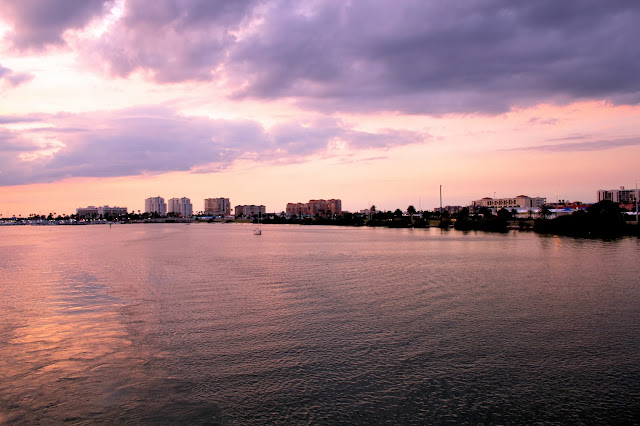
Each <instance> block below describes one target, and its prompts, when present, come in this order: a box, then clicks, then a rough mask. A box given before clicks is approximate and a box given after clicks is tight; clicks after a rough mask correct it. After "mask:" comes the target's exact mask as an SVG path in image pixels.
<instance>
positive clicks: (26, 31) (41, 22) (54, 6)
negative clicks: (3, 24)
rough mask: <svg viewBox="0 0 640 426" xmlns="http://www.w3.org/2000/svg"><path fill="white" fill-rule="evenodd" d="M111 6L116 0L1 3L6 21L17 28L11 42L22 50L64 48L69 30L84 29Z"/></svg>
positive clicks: (29, 0)
mask: <svg viewBox="0 0 640 426" xmlns="http://www.w3.org/2000/svg"><path fill="white" fill-rule="evenodd" d="M111 4H112V0H81V1H75V0H46V1H41V0H20V1H14V0H0V8H1V9H2V11H3V19H6V20H7V21H9V23H10V24H11V25H12V26H13V31H12V33H10V35H9V40H10V41H11V42H12V44H13V45H14V46H15V47H16V48H18V49H20V50H25V49H35V50H41V49H43V48H45V47H47V46H51V45H61V44H63V43H64V41H63V39H62V34H63V33H64V32H65V31H66V30H68V29H79V28H83V27H84V26H85V25H87V24H88V23H89V22H90V21H91V19H93V18H95V17H98V16H100V15H102V14H103V13H104V12H105V11H106V10H107V9H108V8H109V7H110V6H111Z"/></svg>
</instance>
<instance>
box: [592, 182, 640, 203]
mask: <svg viewBox="0 0 640 426" xmlns="http://www.w3.org/2000/svg"><path fill="white" fill-rule="evenodd" d="M604 200H609V201H613V202H614V203H618V204H634V203H635V202H636V200H640V189H638V190H635V189H624V186H621V187H620V189H599V190H598V201H604Z"/></svg>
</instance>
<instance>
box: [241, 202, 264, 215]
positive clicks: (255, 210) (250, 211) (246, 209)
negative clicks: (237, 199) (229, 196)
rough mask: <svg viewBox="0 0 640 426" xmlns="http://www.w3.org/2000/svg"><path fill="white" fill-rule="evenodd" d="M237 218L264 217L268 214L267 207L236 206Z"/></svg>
mask: <svg viewBox="0 0 640 426" xmlns="http://www.w3.org/2000/svg"><path fill="white" fill-rule="evenodd" d="M234 210H235V216H236V217H253V216H260V215H262V216H264V215H265V214H266V212H267V210H266V207H265V206H254V205H253V204H252V205H245V206H236V207H235V209H234Z"/></svg>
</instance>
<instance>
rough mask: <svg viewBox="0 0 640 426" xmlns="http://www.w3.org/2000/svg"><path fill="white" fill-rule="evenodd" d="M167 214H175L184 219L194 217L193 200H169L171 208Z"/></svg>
mask: <svg viewBox="0 0 640 426" xmlns="http://www.w3.org/2000/svg"><path fill="white" fill-rule="evenodd" d="M167 212H168V213H174V214H176V215H180V216H182V217H191V216H193V205H192V204H191V200H190V199H188V198H187V197H182V198H171V199H170V200H169V208H168V210H167Z"/></svg>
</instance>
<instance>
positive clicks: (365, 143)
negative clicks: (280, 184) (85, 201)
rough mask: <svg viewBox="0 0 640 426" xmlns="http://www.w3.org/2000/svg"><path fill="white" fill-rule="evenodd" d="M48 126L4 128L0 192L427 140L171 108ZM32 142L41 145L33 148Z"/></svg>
mask: <svg viewBox="0 0 640 426" xmlns="http://www.w3.org/2000/svg"><path fill="white" fill-rule="evenodd" d="M41 121H42V122H50V123H52V124H53V125H55V127H45V128H39V129H35V130H33V131H21V132H20V133H18V132H14V131H10V130H6V129H1V128H0V147H4V149H0V185H15V184H21V183H33V182H52V181H56V180H59V179H63V178H65V177H111V176H132V175H140V174H144V173H164V172H172V171H192V172H196V173H197V172H202V171H205V172H209V171H217V170H223V169H225V168H226V167H229V166H230V165H231V164H232V163H233V162H234V161H236V160H239V159H250V160H254V161H259V162H267V163H270V162H278V163H283V162H295V161H301V160H303V159H304V158H305V157H307V156H309V155H313V154H316V153H321V152H326V151H327V150H328V149H329V148H330V145H331V143H332V142H333V141H336V140H339V141H341V142H342V143H344V144H346V145H347V146H350V147H352V148H354V149H359V148H386V147H390V146H395V145H406V144H410V143H419V142H423V141H424V140H425V139H426V138H427V136H426V135H422V134H416V133H412V132H405V131H402V132H400V131H392V130H383V131H381V133H380V134H374V133H369V132H362V131H356V130H353V129H350V128H347V127H345V126H344V125H343V123H341V122H340V121H337V120H318V121H315V122H311V123H304V124H301V123H282V124H280V125H278V126H276V127H274V128H272V129H265V128H264V127H263V126H261V125H260V124H259V123H257V122H254V121H249V120H210V119H208V118H203V117H184V116H180V115H177V114H175V113H174V112H173V111H171V110H169V109H166V108H135V109H129V110H123V111H115V112H107V113H87V114H75V115H74V114H59V115H53V116H44V115H42V116H41ZM30 135H31V136H37V140H38V141H40V142H39V143H34V142H31V141H30V140H29V136H30ZM25 139H26V141H25ZM42 141H45V142H44V146H43V142H42ZM9 142H10V143H9ZM43 151H44V152H43ZM24 157H26V160H25V158H24Z"/></svg>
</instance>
